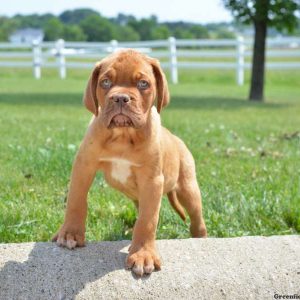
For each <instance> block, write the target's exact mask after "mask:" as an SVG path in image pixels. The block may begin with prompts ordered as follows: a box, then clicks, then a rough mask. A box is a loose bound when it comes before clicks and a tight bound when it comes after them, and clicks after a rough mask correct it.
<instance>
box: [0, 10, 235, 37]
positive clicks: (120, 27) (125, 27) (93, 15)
mask: <svg viewBox="0 0 300 300" xmlns="http://www.w3.org/2000/svg"><path fill="white" fill-rule="evenodd" d="M199 21H200V20H199ZM28 27H31V28H40V29H43V31H44V34H45V37H44V40H46V41H53V40H56V39H58V38H63V39H65V40H67V41H109V40H113V39H116V40H118V41H138V40H159V39H166V38H168V37H169V36H174V37H176V38H179V39H201V38H234V37H235V33H234V32H232V30H229V24H227V23H218V24H208V25H200V24H194V23H187V22H158V20H157V17H156V16H151V17H149V18H142V19H137V18H135V17H134V16H132V15H124V14H119V15H118V16H117V17H115V18H106V17H104V16H102V15H101V14H99V12H97V11H95V10H92V9H75V10H66V11H64V12H63V13H61V14H60V15H59V16H55V15H53V14H43V15H38V14H33V15H15V16H13V17H11V18H8V17H4V16H2V17H1V16H0V41H7V40H8V37H9V36H10V34H11V33H13V32H14V31H15V30H17V29H21V28H28Z"/></svg>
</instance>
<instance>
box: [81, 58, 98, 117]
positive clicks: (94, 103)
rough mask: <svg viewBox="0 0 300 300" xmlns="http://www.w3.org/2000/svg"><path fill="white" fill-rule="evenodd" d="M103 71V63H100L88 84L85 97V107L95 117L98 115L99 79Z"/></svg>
mask: <svg viewBox="0 0 300 300" xmlns="http://www.w3.org/2000/svg"><path fill="white" fill-rule="evenodd" d="M100 69H101V63H98V64H97V65H96V67H95V68H94V70H93V73H92V74H91V76H90V78H89V81H88V83H87V86H86V89H85V94H84V96H83V103H84V105H85V107H86V108H87V109H88V110H89V111H90V112H91V113H93V114H94V115H95V116H97V115H98V107H99V104H98V99H97V95H96V89H97V83H98V77H99V73H100Z"/></svg>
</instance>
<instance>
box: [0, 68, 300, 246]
mask: <svg viewBox="0 0 300 300" xmlns="http://www.w3.org/2000/svg"><path fill="white" fill-rule="evenodd" d="M89 73H90V71H89V70H69V71H68V78H67V79H65V80H60V79H58V78H57V71H56V70H52V69H51V70H49V69H45V70H43V78H42V79H41V80H34V79H33V78H32V73H31V70H30V69H28V70H13V69H1V70H0V119H1V122H0V132H1V141H2V142H1V143H0V153H1V155H0V166H1V172H0V186H1V189H0V242H26V241H47V240H49V239H50V238H51V236H52V234H53V233H54V232H56V230H57V229H58V228H59V226H60V225H61V223H62V221H63V216H64V208H65V197H66V193H67V187H68V183H69V178H70V172H71V165H72V161H73V159H74V156H75V153H76V150H77V149H78V146H79V144H80V142H81V140H82V137H83V135H84V133H85V130H86V126H87V124H88V122H89V120H90V118H91V114H90V113H89V112H87V111H86V110H85V109H84V107H83V105H82V93H83V91H84V89H85V86H86V81H87V78H88V76H89ZM246 75H247V84H246V85H245V86H243V87H238V86H236V84H235V73H234V71H227V70H225V71H224V70H223V71H221V72H220V71H217V70H216V71H213V70H203V71H198V70H197V71H196V70H187V71H181V72H180V84H178V85H176V86H174V85H170V88H171V103H170V105H169V107H167V108H166V109H165V110H163V112H162V114H161V116H162V123H163V124H164V126H166V127H167V128H169V129H170V130H171V131H172V132H173V133H174V134H176V135H178V136H179V137H181V138H182V139H183V140H184V141H185V143H186V144H187V145H188V147H189V148H190V150H191V151H192V153H193V156H194V158H195V161H196V169H197V177H198V181H199V184H200V187H201V191H202V197H203V208H204V209H203V212H204V216H205V219H206V224H207V227H208V232H209V235H210V236H217V237H233V236H242V235H274V234H297V233H299V232H300V205H299V204H300V181H299V178H300V171H299V170H300V151H299V149H300V133H299V128H300V118H299V115H300V103H299V94H300V72H299V71H296V70H294V71H293V70H291V71H270V73H269V74H268V77H267V83H266V84H267V86H266V87H267V89H266V98H267V102H266V103H250V102H248V101H246V100H245V98H246V94H247V89H248V86H247V85H248V78H249V74H248V73H247V74H246ZM135 219H136V211H135V208H134V205H133V204H132V203H131V201H130V200H128V199H127V198H126V197H125V196H124V195H122V194H121V193H119V192H117V191H115V190H114V189H112V188H110V187H109V186H107V184H106V183H105V181H104V179H103V176H102V175H101V174H98V175H97V177H96V179H95V180H94V183H93V186H92V188H91V190H90V192H89V212H88V220H87V239H88V240H90V241H91V240H118V239H130V238H131V235H132V227H133V224H134V221H135ZM188 225H189V222H187V224H185V223H183V222H182V221H181V220H180V218H179V217H178V216H177V215H176V213H175V212H174V211H173V209H172V208H171V207H170V205H169V203H168V201H167V200H166V199H164V200H163V203H162V209H161V212H160V221H159V227H158V231H157V236H158V238H187V237H189V236H190V235H189V231H188Z"/></svg>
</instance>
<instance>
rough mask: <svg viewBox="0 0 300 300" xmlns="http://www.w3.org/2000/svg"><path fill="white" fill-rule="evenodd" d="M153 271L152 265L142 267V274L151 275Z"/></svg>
mask: <svg viewBox="0 0 300 300" xmlns="http://www.w3.org/2000/svg"><path fill="white" fill-rule="evenodd" d="M153 271H154V266H153V265H149V266H144V272H145V273H146V274H151V273H152V272H153Z"/></svg>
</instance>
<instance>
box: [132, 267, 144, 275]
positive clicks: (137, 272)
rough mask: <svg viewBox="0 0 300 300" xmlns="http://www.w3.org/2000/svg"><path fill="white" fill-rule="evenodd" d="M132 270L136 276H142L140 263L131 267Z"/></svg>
mask: <svg viewBox="0 0 300 300" xmlns="http://www.w3.org/2000/svg"><path fill="white" fill-rule="evenodd" d="M132 271H133V273H134V274H135V275H137V276H143V274H144V271H143V267H142V266H141V265H135V266H134V267H133V268H132Z"/></svg>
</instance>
